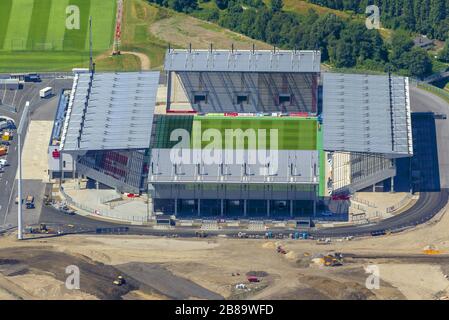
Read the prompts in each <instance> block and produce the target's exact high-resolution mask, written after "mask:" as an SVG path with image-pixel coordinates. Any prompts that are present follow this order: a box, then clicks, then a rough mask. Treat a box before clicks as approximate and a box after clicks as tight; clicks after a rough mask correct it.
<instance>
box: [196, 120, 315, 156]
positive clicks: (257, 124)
mask: <svg viewBox="0 0 449 320" xmlns="http://www.w3.org/2000/svg"><path fill="white" fill-rule="evenodd" d="M198 124H201V131H202V132H203V133H204V131H205V130H207V129H217V130H219V131H220V133H221V136H222V137H223V138H224V140H225V141H226V139H227V138H231V139H232V134H234V133H235V132H236V131H235V130H239V129H240V130H241V131H243V132H245V131H247V130H248V129H250V130H254V133H255V135H256V137H257V139H259V135H258V132H259V130H262V131H263V132H265V134H266V139H265V140H266V147H267V149H270V148H271V144H270V142H271V141H274V142H276V143H277V147H274V148H275V149H278V150H316V148H317V121H316V120H315V119H304V118H293V117H281V118H275V117H213V116H209V117H203V116H199V117H194V122H193V131H194V130H195V126H196V125H198ZM272 132H273V133H274V134H277V137H278V138H277V139H274V140H272V139H271V133H272ZM192 136H193V135H192ZM236 141H237V140H234V144H236ZM207 144H208V142H203V146H205V145H207ZM247 148H248V143H247V141H246V139H245V149H247Z"/></svg>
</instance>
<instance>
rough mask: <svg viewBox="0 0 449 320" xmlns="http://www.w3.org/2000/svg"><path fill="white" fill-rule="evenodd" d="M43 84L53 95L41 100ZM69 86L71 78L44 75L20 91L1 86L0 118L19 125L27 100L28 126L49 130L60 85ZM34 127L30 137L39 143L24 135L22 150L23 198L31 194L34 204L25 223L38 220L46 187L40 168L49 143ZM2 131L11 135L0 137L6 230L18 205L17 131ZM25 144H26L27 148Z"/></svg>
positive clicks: (0, 205)
mask: <svg viewBox="0 0 449 320" xmlns="http://www.w3.org/2000/svg"><path fill="white" fill-rule="evenodd" d="M45 87H52V88H53V93H54V94H55V95H53V96H51V97H49V98H47V99H41V98H40V97H39V91H40V90H41V89H42V88H45ZM70 87H71V79H61V78H55V77H45V76H43V77H42V80H41V81H40V82H30V83H29V82H26V83H24V84H23V86H22V87H21V88H20V89H19V90H8V89H6V90H5V88H0V100H1V101H2V102H1V104H0V119H2V118H4V119H11V120H13V121H14V123H15V126H17V127H18V126H19V121H20V118H21V116H22V113H23V109H24V106H25V103H26V101H29V102H30V117H31V120H32V121H31V123H32V125H31V127H34V128H35V129H36V130H37V129H39V128H41V129H42V130H44V131H45V132H46V131H48V127H49V126H50V131H51V125H50V124H51V122H52V121H53V118H54V112H55V108H56V105H57V101H58V95H59V92H60V91H61V90H62V88H70ZM24 129H25V131H26V132H25V133H24V134H26V135H30V132H29V127H28V123H27V125H26V126H25V128H24ZM36 130H34V131H35V132H32V133H31V136H34V137H35V138H36V139H37V140H36V141H37V142H38V143H37V142H36V141H27V140H26V136H25V137H24V140H23V141H22V147H23V148H24V152H25V151H27V150H28V151H27V152H26V153H27V154H28V155H25V154H23V159H24V162H23V178H24V182H23V198H26V196H27V195H32V196H34V197H35V206H36V209H32V210H26V209H25V211H24V212H25V214H24V223H25V224H27V223H35V222H37V221H38V220H39V212H40V208H41V203H42V196H43V190H44V186H45V184H44V183H43V179H44V177H45V172H44V170H42V163H46V161H47V158H46V152H47V149H46V147H47V146H48V142H49V138H47V137H46V136H45V135H44V134H41V133H40V132H39V130H37V131H36ZM5 131H10V132H11V134H12V138H11V139H10V140H9V141H4V140H3V137H0V141H2V142H3V143H4V144H7V146H6V147H7V153H6V154H5V155H3V156H0V163H1V161H2V160H3V161H4V162H6V164H7V165H6V166H4V167H3V170H0V186H1V190H2V192H0V229H7V228H10V227H14V226H16V225H17V205H16V204H15V201H14V200H15V198H16V195H17V183H16V175H17V156H18V152H17V151H18V146H17V142H18V141H17V133H16V130H14V129H12V128H5V129H4V130H2V133H3V132H5ZM33 140H35V139H33ZM27 145H28V147H26V146H27ZM33 146H35V147H36V148H37V151H39V152H37V151H33V150H32V147H33ZM0 154H1V153H0ZM26 157H28V158H29V160H31V162H30V161H28V160H26ZM37 164H40V165H37ZM30 168H31V169H32V170H31V169H30ZM36 172H37V174H36ZM34 176H36V177H34ZM31 211H32V214H31Z"/></svg>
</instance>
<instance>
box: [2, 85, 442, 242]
mask: <svg viewBox="0 0 449 320" xmlns="http://www.w3.org/2000/svg"><path fill="white" fill-rule="evenodd" d="M411 102H412V111H413V112H429V111H430V112H436V113H449V105H448V104H446V103H445V102H444V101H443V100H441V99H439V98H438V97H435V96H433V95H432V94H430V93H428V92H426V91H423V90H420V89H417V88H415V87H411ZM436 127H437V141H438V158H439V167H440V179H441V187H442V190H441V191H440V192H422V193H421V195H420V199H419V200H418V201H417V203H416V204H415V206H413V207H412V208H411V209H409V210H407V211H406V212H404V213H402V214H400V215H397V216H394V217H392V218H389V219H386V220H383V221H381V222H380V223H378V224H371V225H356V226H348V227H334V228H325V229H320V230H317V231H315V232H313V233H312V235H314V236H317V237H343V236H362V235H369V234H370V233H371V232H374V231H397V230H400V229H402V228H407V227H412V226H416V225H418V224H421V223H424V222H426V221H428V220H429V219H431V218H432V217H433V216H434V215H435V214H437V213H438V212H439V211H440V210H441V209H442V208H443V207H444V206H445V205H446V203H447V202H448V199H449V187H448V183H449V161H448V157H449V154H448V151H449V146H448V140H447V138H448V137H449V120H437V124H436ZM0 203H1V202H0ZM0 218H1V216H0ZM39 221H40V222H45V223H49V224H53V225H56V226H59V227H60V228H61V229H62V230H64V231H65V232H73V233H78V232H95V229H96V228H98V227H103V228H111V227H118V226H125V225H120V224H116V223H111V222H104V221H100V220H94V219H90V218H86V217H82V216H78V215H75V216H67V215H64V214H62V213H61V212H59V211H58V210H56V209H54V208H52V207H46V206H44V207H43V209H42V214H41V216H40V220H39ZM128 227H129V233H131V234H146V235H164V234H167V232H166V231H161V230H153V229H151V228H145V227H137V226H128ZM236 231H237V230H227V231H224V230H221V231H219V232H209V233H222V234H228V235H233V234H235V233H236ZM194 232H195V231H194V230H188V229H184V228H179V229H177V230H176V231H170V232H169V233H176V234H178V235H179V236H194ZM248 233H251V232H248ZM252 234H263V233H262V232H253V233H252Z"/></svg>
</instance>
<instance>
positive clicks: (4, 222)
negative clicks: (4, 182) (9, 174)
mask: <svg viewBox="0 0 449 320" xmlns="http://www.w3.org/2000/svg"><path fill="white" fill-rule="evenodd" d="M15 184H16V179H15V178H14V182H13V184H12V188H11V193H10V194H9V201H8V207H7V208H6V213H5V219H4V220H3V224H6V217H7V216H8V213H9V206H10V204H11V198H12V194H13V193H14V185H15Z"/></svg>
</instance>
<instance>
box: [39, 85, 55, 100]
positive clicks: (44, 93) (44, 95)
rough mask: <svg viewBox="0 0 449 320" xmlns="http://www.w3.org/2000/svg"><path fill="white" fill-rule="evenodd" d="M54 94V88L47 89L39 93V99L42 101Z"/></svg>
mask: <svg viewBox="0 0 449 320" xmlns="http://www.w3.org/2000/svg"><path fill="white" fill-rule="evenodd" d="M52 94H53V88H52V87H46V88H44V89H42V90H40V91H39V97H41V98H42V99H44V98H47V97H49V96H50V95H52Z"/></svg>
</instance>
